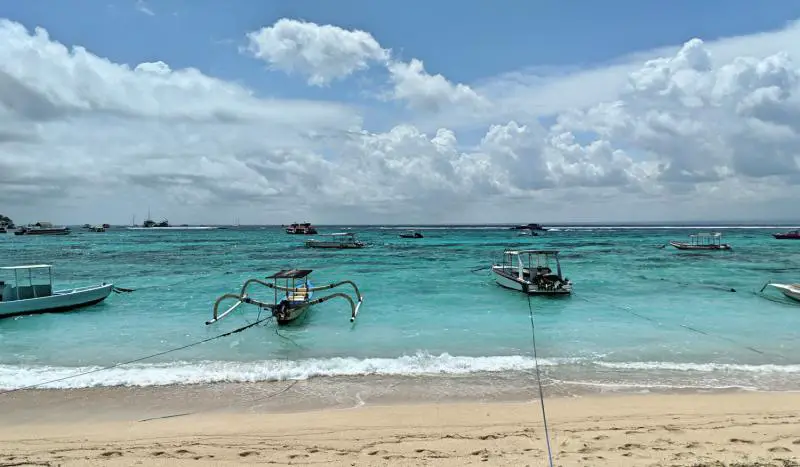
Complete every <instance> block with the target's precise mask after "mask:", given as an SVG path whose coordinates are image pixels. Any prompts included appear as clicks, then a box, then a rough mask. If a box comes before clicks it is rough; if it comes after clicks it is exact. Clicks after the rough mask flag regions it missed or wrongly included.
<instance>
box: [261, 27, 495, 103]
mask: <svg viewBox="0 0 800 467" xmlns="http://www.w3.org/2000/svg"><path fill="white" fill-rule="evenodd" d="M247 39H248V44H249V45H248V48H247V50H248V51H249V52H250V53H251V54H252V55H253V56H254V57H256V58H259V59H261V60H264V61H265V62H267V63H269V64H270V66H271V67H272V68H274V69H276V70H281V71H284V72H287V73H299V74H301V75H304V76H307V80H308V84H310V85H314V86H323V85H327V84H329V83H331V82H332V81H334V80H336V79H343V78H345V77H348V76H350V75H351V74H353V73H355V72H357V71H361V70H366V69H367V68H369V67H370V66H371V65H373V64H379V65H381V66H384V67H386V69H387V70H388V71H389V74H390V79H391V82H392V84H393V90H392V91H391V92H389V93H388V96H389V97H390V98H391V99H395V100H400V101H405V102H407V103H408V105H409V107H411V108H413V109H415V110H429V111H438V110H440V109H441V108H442V107H443V106H446V105H451V106H458V105H461V104H465V105H467V106H468V107H478V106H481V105H485V104H486V101H485V100H484V99H483V98H482V97H481V96H479V95H478V94H477V93H476V92H475V91H473V90H472V89H471V88H470V87H469V86H467V85H464V84H453V83H451V82H450V81H448V80H447V79H446V78H445V77H444V76H442V75H441V74H436V75H431V74H429V73H428V72H426V71H425V67H424V66H423V63H422V61H420V60H417V59H411V61H409V62H403V61H401V60H397V59H393V58H392V52H391V50H389V49H384V48H383V47H381V45H380V44H379V43H378V41H377V40H376V39H375V38H374V37H373V36H372V35H371V34H370V33H368V32H365V31H360V30H347V29H343V28H340V27H338V26H333V25H329V24H326V25H319V24H316V23H312V22H307V21H298V20H293V19H286V18H283V19H280V20H278V21H277V22H275V24H273V25H272V26H268V27H264V28H261V29H259V30H257V31H253V32H250V33H248V34H247Z"/></svg>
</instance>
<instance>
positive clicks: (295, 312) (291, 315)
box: [275, 303, 311, 326]
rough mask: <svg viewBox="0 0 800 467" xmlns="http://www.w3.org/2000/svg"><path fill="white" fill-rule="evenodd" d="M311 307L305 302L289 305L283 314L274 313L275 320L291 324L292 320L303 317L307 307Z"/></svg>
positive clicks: (279, 322) (282, 323)
mask: <svg viewBox="0 0 800 467" xmlns="http://www.w3.org/2000/svg"><path fill="white" fill-rule="evenodd" d="M309 308H311V305H308V304H306V303H304V304H301V305H291V306H290V307H289V308H288V309H287V310H286V312H285V314H281V315H277V314H276V315H275V321H276V322H277V323H278V324H279V325H281V326H284V325H287V324H291V323H292V322H294V321H297V320H298V319H300V318H303V317H304V316H305V315H306V313H307V312H308V309H309Z"/></svg>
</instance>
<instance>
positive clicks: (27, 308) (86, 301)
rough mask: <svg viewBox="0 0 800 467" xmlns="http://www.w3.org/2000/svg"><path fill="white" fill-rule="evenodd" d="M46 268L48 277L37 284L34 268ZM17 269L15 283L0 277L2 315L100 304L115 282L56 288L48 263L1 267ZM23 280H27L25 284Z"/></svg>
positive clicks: (43, 311) (25, 313)
mask: <svg viewBox="0 0 800 467" xmlns="http://www.w3.org/2000/svg"><path fill="white" fill-rule="evenodd" d="M45 269H46V270H47V279H46V280H45V279H41V280H39V281H38V283H35V282H36V281H35V280H34V277H33V276H34V271H37V270H45ZM9 271H13V272H14V283H13V285H12V284H9V283H6V282H5V280H4V278H2V277H0V318H10V317H12V316H21V315H32V314H38V313H58V312H64V311H70V310H74V309H76V308H82V307H86V306H90V305H94V304H96V303H100V302H102V301H103V300H105V299H106V297H108V295H109V294H110V293H111V292H112V290H113V289H114V284H106V283H103V284H100V285H91V286H88V287H78V288H74V289H65V290H53V270H52V266H50V265H49V264H35V265H28V266H7V267H0V272H9ZM23 282H27V284H24V283H23Z"/></svg>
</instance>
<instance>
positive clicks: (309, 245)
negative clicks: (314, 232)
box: [306, 240, 364, 250]
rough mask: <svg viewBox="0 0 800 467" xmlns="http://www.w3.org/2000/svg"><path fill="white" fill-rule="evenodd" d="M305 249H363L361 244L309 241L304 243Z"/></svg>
mask: <svg viewBox="0 0 800 467" xmlns="http://www.w3.org/2000/svg"><path fill="white" fill-rule="evenodd" d="M306 247H307V248H328V249H332V250H349V249H354V248H364V244H363V243H338V242H319V241H314V240H309V241H307V242H306Z"/></svg>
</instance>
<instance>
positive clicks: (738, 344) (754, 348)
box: [578, 296, 786, 359]
mask: <svg viewBox="0 0 800 467" xmlns="http://www.w3.org/2000/svg"><path fill="white" fill-rule="evenodd" d="M578 298H580V299H581V300H583V301H586V302H588V303H595V302H593V301H592V300H589V299H588V298H585V297H583V296H578ZM606 305H608V306H610V307H612V308H616V309H618V310H620V311H624V312H625V313H628V314H629V315H632V316H635V317H637V318H641V319H643V320H647V321H650V322H651V323H653V324H655V325H656V326H659V327H661V326H662V323H661V322H660V321H657V320H655V319H653V318H651V317H649V316H645V315H643V314H641V313H637V312H635V311H633V310H630V309H628V308H625V307H622V306H619V305H616V304H613V303H606ZM675 325H676V326H678V327H681V328H684V329H686V330H688V331H692V332H695V333H697V334H701V335H704V336H708V337H716V338H717V339H722V340H725V341H728V342H730V343H732V344H735V345H737V346H738V347H740V348H742V349H745V350H749V351H751V352H754V353H757V354H759V355H769V356H773V357H777V358H781V359H786V357H785V356H783V355H781V354H776V353H772V352H765V351H763V350H760V349H758V348H756V347H752V346H749V345H745V344H742V343H741V342H739V341H737V340H735V339H733V338H730V337H728V336H724V335H722V334H715V333H711V332H708V331H705V330H702V329H698V328H696V327H693V326H689V325H687V324H680V323H676V324H675Z"/></svg>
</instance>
